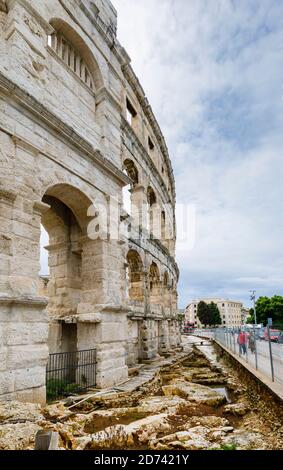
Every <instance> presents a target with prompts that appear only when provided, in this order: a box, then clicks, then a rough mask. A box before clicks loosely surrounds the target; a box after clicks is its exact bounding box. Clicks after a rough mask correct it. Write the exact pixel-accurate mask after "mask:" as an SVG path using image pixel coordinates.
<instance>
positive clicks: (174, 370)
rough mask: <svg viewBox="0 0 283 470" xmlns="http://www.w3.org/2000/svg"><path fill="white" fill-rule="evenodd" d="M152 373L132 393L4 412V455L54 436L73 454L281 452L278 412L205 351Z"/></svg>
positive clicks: (0, 436)
mask: <svg viewBox="0 0 283 470" xmlns="http://www.w3.org/2000/svg"><path fill="white" fill-rule="evenodd" d="M207 347H208V348H209V347H210V348H211V351H212V352H213V349H212V348H213V346H207ZM207 347H206V350H207ZM145 367H149V366H145ZM153 370H154V373H152V370H151V374H152V375H151V376H150V378H149V380H147V381H144V383H142V384H141V385H139V386H137V387H136V388H135V389H134V390H130V391H125V390H123V387H121V389H119V388H118V389H116V390H108V391H107V393H106V392H105V393H93V394H90V395H89V396H86V397H83V398H82V397H70V398H68V399H67V400H65V401H64V402H57V403H54V404H51V405H49V406H47V407H45V408H44V409H42V408H41V407H40V406H39V405H33V404H30V405H23V404H20V403H10V404H7V403H6V404H2V405H1V406H0V420H1V426H0V448H2V449H32V448H33V446H34V437H35V434H36V431H37V430H39V429H48V430H53V431H57V432H58V433H59V448H62V449H72V450H76V449H77V450H80V449H86V450H96V449H153V450H161V449H177V450H178V449H180V450H181V449H189V450H197V449H198V450H208V449H219V450H226V449H227V450H234V449H239V450H240V449H282V448H283V427H282V421H281V417H280V416H279V415H278V412H277V411H276V410H274V413H273V414H270V413H269V414H268V415H265V414H264V412H263V411H262V409H261V410H260V411H259V410H258V409H256V408H255V407H254V406H253V404H252V403H251V401H250V398H249V397H250V396H251V393H250V389H249V386H248V385H247V384H245V383H243V382H242V383H241V382H240V381H239V379H238V376H237V372H235V371H234V370H233V368H232V367H229V366H227V364H224V362H223V363H222V362H218V363H216V362H215V361H212V360H210V358H209V355H207V354H204V353H202V352H201V347H199V348H196V347H192V348H191V347H190V348H189V350H188V354H187V355H184V354H183V355H181V356H179V357H178V358H176V360H175V361H174V360H171V362H170V364H167V365H165V366H163V367H156V370H155V369H153ZM145 372H146V371H145ZM145 372H144V373H145ZM148 374H149V372H148ZM149 375H150V374H149Z"/></svg>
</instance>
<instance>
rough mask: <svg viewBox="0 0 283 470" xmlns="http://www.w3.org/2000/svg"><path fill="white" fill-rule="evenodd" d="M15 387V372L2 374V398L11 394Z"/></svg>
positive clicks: (0, 391)
mask: <svg viewBox="0 0 283 470" xmlns="http://www.w3.org/2000/svg"><path fill="white" fill-rule="evenodd" d="M14 387H15V373H14V371H6V372H0V397H1V395H4V394H7V393H11V392H13V391H14Z"/></svg>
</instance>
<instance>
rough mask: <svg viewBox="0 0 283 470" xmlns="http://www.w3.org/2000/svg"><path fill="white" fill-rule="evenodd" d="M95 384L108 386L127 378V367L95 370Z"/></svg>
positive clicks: (101, 386) (102, 386)
mask: <svg viewBox="0 0 283 470" xmlns="http://www.w3.org/2000/svg"><path fill="white" fill-rule="evenodd" d="M96 378H97V386H98V387H100V388H104V387H110V386H113V385H117V384H119V383H122V382H124V381H126V380H127V378H128V367H127V366H124V367H119V368H113V369H109V370H108V371H104V372H103V371H102V372H101V373H99V371H97V377H96Z"/></svg>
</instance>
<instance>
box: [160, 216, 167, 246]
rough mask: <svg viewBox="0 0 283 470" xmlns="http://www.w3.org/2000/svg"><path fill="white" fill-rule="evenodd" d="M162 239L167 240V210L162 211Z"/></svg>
mask: <svg viewBox="0 0 283 470" xmlns="http://www.w3.org/2000/svg"><path fill="white" fill-rule="evenodd" d="M161 240H162V241H163V242H164V241H165V240H166V216H165V211H162V212H161Z"/></svg>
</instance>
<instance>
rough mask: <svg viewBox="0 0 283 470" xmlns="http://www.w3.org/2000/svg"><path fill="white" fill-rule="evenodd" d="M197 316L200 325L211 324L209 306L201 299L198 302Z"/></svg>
mask: <svg viewBox="0 0 283 470" xmlns="http://www.w3.org/2000/svg"><path fill="white" fill-rule="evenodd" d="M197 316H198V318H199V321H200V322H201V324H202V325H205V326H207V325H211V312H210V308H209V306H208V305H207V304H206V303H205V302H203V300H201V301H200V302H199V303H198V308H197Z"/></svg>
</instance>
